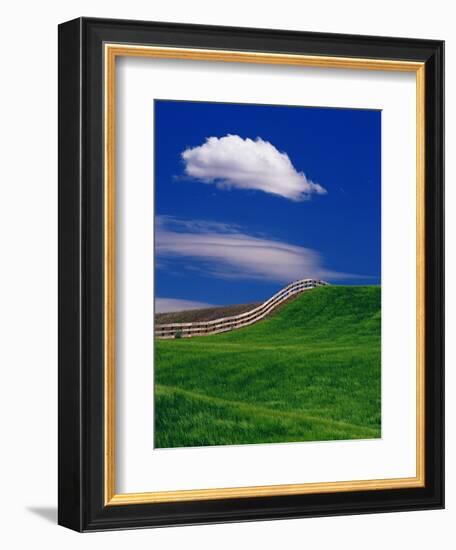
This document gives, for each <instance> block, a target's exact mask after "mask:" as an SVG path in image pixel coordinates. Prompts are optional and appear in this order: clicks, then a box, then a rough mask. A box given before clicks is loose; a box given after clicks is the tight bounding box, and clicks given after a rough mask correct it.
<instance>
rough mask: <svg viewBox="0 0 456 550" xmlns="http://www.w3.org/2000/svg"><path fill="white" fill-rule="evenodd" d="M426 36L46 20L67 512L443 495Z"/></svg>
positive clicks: (132, 516)
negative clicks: (54, 81) (51, 63)
mask: <svg viewBox="0 0 456 550" xmlns="http://www.w3.org/2000/svg"><path fill="white" fill-rule="evenodd" d="M443 74H444V45H443V42H441V41H436V40H423V39H411V38H383V37H369V36H349V35H342V34H341V35H332V34H317V33H309V32H290V31H278V30H264V29H248V28H228V27H210V26H200V25H184V24H174V23H172V24H171V23H170V24H168V23H153V22H139V21H114V20H107V19H106V20H104V19H86V18H80V19H76V20H73V21H69V22H67V23H63V24H62V25H60V27H59V523H60V524H61V525H63V526H66V527H69V528H71V529H74V530H77V531H96V530H108V529H125V528H136V527H152V526H166V525H182V524H202V523H217V522H233V521H248V520H264V519H272V518H275V519H278V518H297V517H306V516H329V515H340V514H359V513H369V512H386V511H401V510H419V509H432V508H442V507H443V505H444V504H443V503H444V482H443V479H444V470H443V436H444V433H443V364H444V358H443V339H444V312H443V307H444V302H443V288H444V287H443V284H444V281H443V276H444V274H443V184H444V174H443V165H444V158H443V153H444V144H443V139H444V129H443V118H444V116H443V112H444V111H443V100H444V92H443Z"/></svg>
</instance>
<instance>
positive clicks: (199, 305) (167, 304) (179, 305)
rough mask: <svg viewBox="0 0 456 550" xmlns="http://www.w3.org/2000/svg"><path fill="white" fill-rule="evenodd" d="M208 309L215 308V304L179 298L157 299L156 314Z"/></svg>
mask: <svg viewBox="0 0 456 550" xmlns="http://www.w3.org/2000/svg"><path fill="white" fill-rule="evenodd" d="M206 307H214V304H207V303H206V302H195V301H193V300H179V299H178V298H155V313H169V312H171V311H186V310H192V309H204V308H206Z"/></svg>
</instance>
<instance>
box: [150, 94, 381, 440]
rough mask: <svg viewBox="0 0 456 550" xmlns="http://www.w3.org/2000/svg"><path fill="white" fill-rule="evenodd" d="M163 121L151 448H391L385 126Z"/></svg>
mask: <svg viewBox="0 0 456 550" xmlns="http://www.w3.org/2000/svg"><path fill="white" fill-rule="evenodd" d="M154 109H155V151H153V154H154V158H155V297H154V298H155V335H154V338H155V364H154V380H155V383H154V392H155V407H154V408H155V412H154V414H155V418H154V425H155V435H154V446H155V448H174V447H198V446H213V445H241V444H261V443H263V444H266V443H291V442H293V443H294V442H308V441H325V440H353V439H372V438H379V437H381V111H379V110H368V109H348V108H339V109H336V108H324V107H313V106H288V105H287V106H285V105H284V106H280V105H256V104H230V103H211V102H191V101H174V100H156V101H155V107H154ZM151 154H152V152H151ZM151 337H152V336H151Z"/></svg>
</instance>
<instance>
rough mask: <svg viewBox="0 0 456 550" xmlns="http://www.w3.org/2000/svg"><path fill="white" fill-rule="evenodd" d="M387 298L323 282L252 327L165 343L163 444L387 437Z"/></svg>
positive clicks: (159, 413)
mask: <svg viewBox="0 0 456 550" xmlns="http://www.w3.org/2000/svg"><path fill="white" fill-rule="evenodd" d="M380 295H381V290H380V287H378V286H351V287H350V286H327V287H321V288H318V289H315V290H311V291H308V292H306V293H304V294H302V295H300V296H299V297H298V298H297V299H295V300H294V301H292V302H291V303H288V304H287V305H285V306H284V307H283V308H281V309H280V310H279V311H277V313H275V314H273V315H271V316H270V317H268V318H267V319H265V320H263V321H260V322H258V323H256V324H254V325H252V326H250V327H246V328H243V329H239V330H235V331H233V332H229V333H225V334H218V335H214V336H202V337H199V338H198V337H197V338H189V339H186V338H182V339H175V340H156V342H155V351H156V360H155V446H156V447H160V448H163V447H189V446H201V445H235V444H245V443H279V442H293V441H321V440H334V439H366V438H377V437H380V431H381V418H380V417H381V412H380V411H381V408H380V397H381V391H380V374H381V372H380V370H381V369H380V321H381V318H380Z"/></svg>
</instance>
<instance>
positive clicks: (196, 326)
mask: <svg viewBox="0 0 456 550" xmlns="http://www.w3.org/2000/svg"><path fill="white" fill-rule="evenodd" d="M327 284H328V283H326V282H325V281H320V280H317V279H301V280H300V281H295V282H294V283H290V284H289V285H287V286H286V287H285V288H282V290H279V292H277V293H276V294H274V296H272V297H271V298H269V299H268V300H266V302H264V303H262V304H261V305H259V306H257V307H256V308H254V309H252V310H250V311H246V312H245V313H240V314H239V315H233V316H231V317H221V318H220V319H214V320H213V321H198V322H195V323H168V324H163V325H155V337H156V338H160V339H165V338H192V337H194V336H207V335H210V334H219V333H220V332H228V331H230V330H235V329H238V328H242V327H246V326H248V325H252V324H253V323H256V322H257V321H260V320H261V319H263V318H264V317H265V316H266V315H268V313H270V312H271V311H272V310H273V309H275V308H276V307H277V306H279V305H280V304H282V303H283V302H285V301H286V300H288V298H290V297H291V296H294V295H296V294H300V293H301V292H305V291H307V290H311V289H313V288H317V287H319V286H325V285H327Z"/></svg>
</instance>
